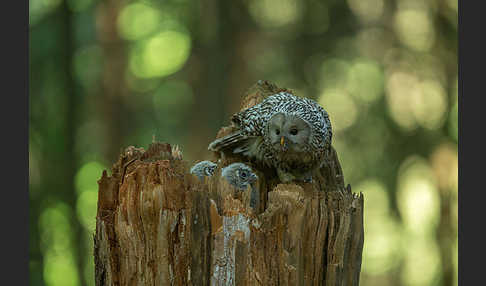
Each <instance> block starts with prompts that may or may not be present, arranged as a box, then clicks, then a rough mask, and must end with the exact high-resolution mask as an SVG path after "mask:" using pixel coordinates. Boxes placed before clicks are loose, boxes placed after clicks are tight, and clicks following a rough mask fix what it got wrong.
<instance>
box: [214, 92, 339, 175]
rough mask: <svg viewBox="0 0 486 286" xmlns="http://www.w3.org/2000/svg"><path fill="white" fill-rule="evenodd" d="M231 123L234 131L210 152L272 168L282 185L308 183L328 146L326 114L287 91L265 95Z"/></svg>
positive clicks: (217, 140) (328, 132)
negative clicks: (294, 182) (298, 182)
mask: <svg viewBox="0 0 486 286" xmlns="http://www.w3.org/2000/svg"><path fill="white" fill-rule="evenodd" d="M231 121H232V124H233V125H234V127H235V129H236V131H235V132H233V133H231V134H229V135H227V136H224V137H223V138H219V139H216V140H215V141H213V142H212V143H211V144H210V145H209V150H212V151H223V152H225V151H232V152H233V153H235V154H241V155H243V156H246V157H248V158H249V159H252V160H255V161H256V162H261V163H263V164H264V165H266V166H269V167H274V168H276V170H277V173H278V175H279V177H280V179H281V181H283V182H288V181H292V180H295V179H302V180H308V179H309V178H310V173H311V172H312V170H313V169H315V168H316V167H318V166H320V165H321V163H322V161H323V159H324V157H325V155H326V154H327V152H328V150H329V147H330V145H331V138H332V129H331V122H330V120H329V116H328V114H327V112H326V111H325V110H324V109H323V108H322V107H321V106H320V105H319V104H318V103H317V102H315V101H314V100H312V99H308V98H302V97H298V96H295V95H293V94H291V93H289V92H279V93H277V94H274V95H271V96H268V97H267V98H265V99H264V100H263V101H262V102H261V103H259V104H257V105H255V106H252V107H250V108H248V109H245V110H243V111H241V112H239V113H237V114H235V115H233V117H232V120H231ZM281 131H285V134H282V135H281V134H280V132H281ZM293 131H296V132H293ZM297 131H298V132H297ZM293 133H296V134H293ZM297 133H299V134H297ZM280 135H281V137H280V138H283V139H281V140H280V144H278V143H279V142H277V141H278V140H276V139H277V138H278V136H280ZM294 135H295V136H297V137H299V138H294V137H295V136H294ZM279 145H281V146H279Z"/></svg>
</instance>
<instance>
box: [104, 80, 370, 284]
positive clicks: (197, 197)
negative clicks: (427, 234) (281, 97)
mask: <svg viewBox="0 0 486 286" xmlns="http://www.w3.org/2000/svg"><path fill="white" fill-rule="evenodd" d="M279 90H281V89H279V88H278V87H276V86H275V85H273V84H271V83H269V82H265V81H260V82H259V83H258V84H257V85H255V86H254V87H252V88H251V89H250V90H249V92H248V93H247V96H246V98H245V99H244V100H243V102H242V108H248V107H250V106H252V105H254V104H257V103H259V102H261V100H263V98H264V97H265V96H267V95H268V94H272V93H275V92H276V91H279ZM228 132H231V127H225V128H222V129H221V130H220V132H219V134H218V137H220V136H223V135H224V134H227V133H228ZM216 160H217V163H218V168H217V169H216V171H215V173H214V174H213V176H212V177H205V178H204V180H202V181H201V180H199V179H198V178H197V177H195V176H193V175H191V174H190V173H189V167H190V166H189V164H188V163H187V162H185V161H183V160H182V153H181V151H180V150H179V149H178V148H177V147H176V146H174V147H173V146H171V145H169V144H164V143H156V142H154V143H152V144H151V145H150V146H149V148H148V150H144V149H143V148H134V147H129V148H127V149H126V150H125V152H124V153H123V154H121V155H120V158H119V160H118V162H117V163H116V164H114V165H113V168H112V172H111V173H112V174H111V175H110V176H108V174H107V172H106V171H105V172H103V175H102V177H101V179H100V180H99V181H98V184H99V193H98V212H97V217H96V234H95V237H94V245H95V249H94V256H95V279H96V285H97V286H101V285H198V286H199V285H215V286H216V285H221V286H223V285H224V286H226V285H326V286H355V285H359V275H360V270H361V254H362V249H363V195H362V194H359V195H358V194H355V193H353V192H352V191H351V187H350V186H349V185H348V186H347V187H345V184H344V177H343V174H342V170H341V167H340V164H339V160H338V157H337V154H336V151H335V150H334V149H331V152H330V154H329V156H328V157H327V160H326V161H325V162H324V164H323V167H322V168H321V169H320V170H318V172H316V173H314V174H313V180H312V182H311V183H291V184H281V183H280V182H279V181H278V179H277V177H276V174H274V173H272V172H268V170H267V171H265V170H257V169H254V171H255V173H256V174H257V175H258V178H259V179H258V181H257V183H256V186H255V187H256V188H257V189H258V190H259V193H258V195H259V198H258V201H257V203H256V206H255V207H254V208H251V207H250V190H249V189H248V190H247V191H236V190H235V189H234V188H233V187H232V186H231V185H230V184H228V183H227V182H226V181H225V180H224V179H223V178H222V177H221V169H222V168H223V167H225V166H227V165H228V164H230V163H232V162H235V161H238V160H239V158H237V157H227V158H223V157H222V158H219V157H218V158H216V159H215V161H216Z"/></svg>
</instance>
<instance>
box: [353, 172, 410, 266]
mask: <svg viewBox="0 0 486 286" xmlns="http://www.w3.org/2000/svg"><path fill="white" fill-rule="evenodd" d="M354 189H355V190H358V191H360V192H363V195H364V196H365V198H366V207H365V208H364V225H365V230H364V231H365V237H366V240H365V243H364V246H363V271H364V272H366V273H367V274H370V275H379V274H382V273H385V272H387V271H389V270H390V269H391V268H393V267H396V266H397V265H398V263H399V260H400V256H401V252H400V251H401V249H400V245H401V241H400V229H399V226H398V224H397V222H396V221H395V219H393V217H392V216H391V215H390V206H389V198H388V195H387V191H386V188H385V186H384V185H383V183H382V182H380V181H379V180H376V179H367V180H366V181H363V182H361V183H360V184H358V185H357V186H356V187H355V188H354Z"/></svg>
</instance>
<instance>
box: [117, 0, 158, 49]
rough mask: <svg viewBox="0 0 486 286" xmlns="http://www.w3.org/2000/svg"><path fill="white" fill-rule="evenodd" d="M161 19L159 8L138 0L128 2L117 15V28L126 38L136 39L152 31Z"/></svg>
mask: <svg viewBox="0 0 486 286" xmlns="http://www.w3.org/2000/svg"><path fill="white" fill-rule="evenodd" d="M161 19H162V16H161V13H160V12H159V10H157V9H155V8H153V7H151V6H149V5H145V4H143V3H140V2H135V3H133V4H129V5H127V6H125V7H124V8H123V10H122V11H121V12H120V15H119V16H118V22H117V24H118V30H119V32H120V35H121V36H122V37H123V38H125V39H127V40H136V39H139V38H141V37H144V36H146V35H149V34H150V33H152V32H154V31H155V30H156V29H157V27H158V26H159V24H160V21H161Z"/></svg>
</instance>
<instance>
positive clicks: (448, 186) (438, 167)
mask: <svg viewBox="0 0 486 286" xmlns="http://www.w3.org/2000/svg"><path fill="white" fill-rule="evenodd" d="M430 161H431V164H432V168H433V171H434V174H435V177H436V178H437V181H438V184H439V187H440V188H441V190H444V191H449V192H453V193H457V188H458V168H459V165H458V159H457V145H455V146H454V145H453V144H449V143H444V144H441V145H439V146H438V147H437V148H436V149H435V150H434V151H433V153H432V155H431V158H430Z"/></svg>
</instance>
